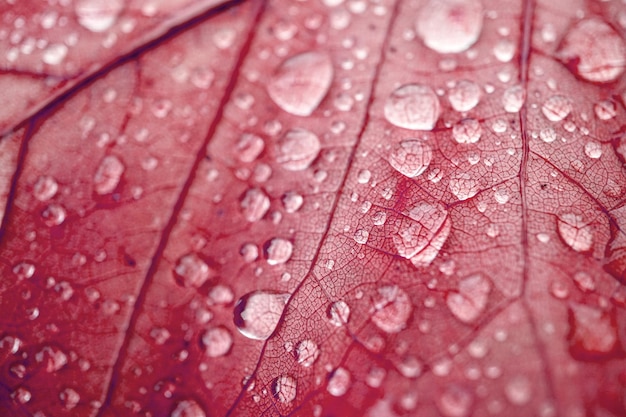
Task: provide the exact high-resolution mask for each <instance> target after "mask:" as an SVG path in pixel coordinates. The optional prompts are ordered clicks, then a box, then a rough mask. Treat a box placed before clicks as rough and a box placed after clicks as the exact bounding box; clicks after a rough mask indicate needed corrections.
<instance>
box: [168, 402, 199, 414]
mask: <svg viewBox="0 0 626 417" xmlns="http://www.w3.org/2000/svg"><path fill="white" fill-rule="evenodd" d="M170 417H206V413H205V412H204V410H203V409H202V407H200V404H198V403H197V402H195V401H194V400H184V401H181V402H179V403H178V404H177V405H176V408H175V409H174V411H172V414H171V415H170Z"/></svg>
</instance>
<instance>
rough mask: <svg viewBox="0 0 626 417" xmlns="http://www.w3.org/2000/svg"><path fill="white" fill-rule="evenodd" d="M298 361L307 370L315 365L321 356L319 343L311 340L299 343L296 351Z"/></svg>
mask: <svg viewBox="0 0 626 417" xmlns="http://www.w3.org/2000/svg"><path fill="white" fill-rule="evenodd" d="M295 354H296V360H297V361H298V363H299V364H300V365H302V366H304V367H305V368H308V367H309V366H311V365H313V363H315V361H316V360H317V358H318V356H319V355H320V350H319V347H318V346H317V343H315V342H314V341H312V340H310V339H305V340H303V341H301V342H300V343H298V345H297V346H296V350H295Z"/></svg>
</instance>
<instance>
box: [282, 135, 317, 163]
mask: <svg viewBox="0 0 626 417" xmlns="http://www.w3.org/2000/svg"><path fill="white" fill-rule="evenodd" d="M276 145H277V155H276V161H277V162H278V163H279V164H280V165H281V166H282V167H283V168H284V169H286V170H288V171H302V170H304V169H307V168H308V167H309V166H310V165H311V163H312V162H313V161H314V160H315V158H317V155H318V154H319V152H320V150H321V144H320V140H319V138H318V137H317V135H316V134H314V133H312V132H309V131H308V130H305V129H292V130H290V131H288V132H287V133H286V134H285V135H284V136H283V137H282V138H281V139H280V140H279V141H278V142H277V144H276Z"/></svg>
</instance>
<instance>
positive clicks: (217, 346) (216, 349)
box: [202, 326, 233, 358]
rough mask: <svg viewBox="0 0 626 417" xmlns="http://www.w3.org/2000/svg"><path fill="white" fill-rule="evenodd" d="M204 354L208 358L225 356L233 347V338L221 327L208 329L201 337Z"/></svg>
mask: <svg viewBox="0 0 626 417" xmlns="http://www.w3.org/2000/svg"><path fill="white" fill-rule="evenodd" d="M202 344H203V345H204V353H205V354H206V355H207V356H208V357H210V358H217V357H220V356H224V355H226V354H227V353H228V352H229V351H230V348H231V346H232V345H233V337H232V335H231V334H230V332H229V331H228V329H226V328H225V327H223V326H219V327H213V328H211V329H208V330H207V331H206V332H204V334H203V335H202Z"/></svg>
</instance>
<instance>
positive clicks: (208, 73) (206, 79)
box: [190, 67, 215, 90]
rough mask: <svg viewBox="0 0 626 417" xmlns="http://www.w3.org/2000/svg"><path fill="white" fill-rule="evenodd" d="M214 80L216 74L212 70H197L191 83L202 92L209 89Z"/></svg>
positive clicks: (192, 74) (200, 68)
mask: <svg viewBox="0 0 626 417" xmlns="http://www.w3.org/2000/svg"><path fill="white" fill-rule="evenodd" d="M214 79H215V72H213V70H212V69H210V68H203V67H199V68H195V69H194V70H193V71H192V72H191V76H190V81H191V83H192V84H193V85H195V86H196V87H198V88H200V89H202V90H206V89H207V88H209V87H210V86H211V84H213V80H214Z"/></svg>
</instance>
